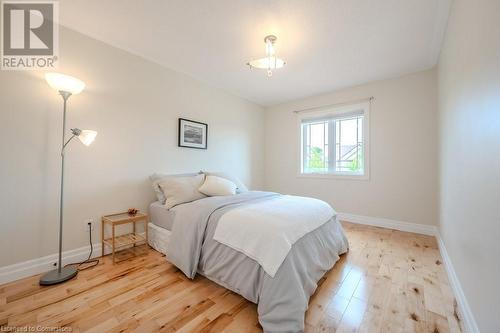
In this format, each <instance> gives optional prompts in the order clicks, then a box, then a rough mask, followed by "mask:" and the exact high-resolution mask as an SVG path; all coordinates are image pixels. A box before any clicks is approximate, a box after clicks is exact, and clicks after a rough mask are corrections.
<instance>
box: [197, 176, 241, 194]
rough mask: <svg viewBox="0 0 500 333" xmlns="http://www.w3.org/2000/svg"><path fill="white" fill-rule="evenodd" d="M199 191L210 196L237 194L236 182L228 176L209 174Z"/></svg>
mask: <svg viewBox="0 0 500 333" xmlns="http://www.w3.org/2000/svg"><path fill="white" fill-rule="evenodd" d="M198 191H200V192H201V193H203V194H205V195H208V196H210V197H214V196H218V195H235V194H236V184H235V183H233V182H232V181H230V180H228V179H226V178H222V177H217V176H207V177H206V178H205V182H204V183H203V185H201V187H200V188H199V189H198Z"/></svg>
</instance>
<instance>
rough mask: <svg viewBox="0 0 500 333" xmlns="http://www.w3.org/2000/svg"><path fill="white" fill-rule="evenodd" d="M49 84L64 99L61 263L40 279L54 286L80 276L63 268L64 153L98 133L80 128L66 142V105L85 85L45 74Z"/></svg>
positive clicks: (60, 200) (73, 270) (60, 202)
mask: <svg viewBox="0 0 500 333" xmlns="http://www.w3.org/2000/svg"><path fill="white" fill-rule="evenodd" d="M45 80H47V83H48V84H49V85H50V86H51V87H52V88H54V89H56V90H57V91H59V94H60V95H61V97H62V99H63V103H64V104H63V134H62V147H61V193H60V198H59V263H58V265H57V269H55V270H52V271H50V272H48V273H46V274H45V275H43V276H42V277H41V278H40V285H43V286H46V285H52V284H57V283H61V282H64V281H67V280H69V279H71V278H73V277H75V276H76V274H78V270H77V269H76V268H75V267H71V266H69V267H62V234H63V217H64V215H63V199H64V152H65V149H66V146H67V145H68V143H70V141H71V140H73V139H74V138H75V137H77V138H78V139H80V141H81V142H82V143H83V144H84V145H86V146H88V145H90V144H91V143H92V142H93V141H94V139H95V137H96V135H97V132H96V131H90V130H80V129H78V128H73V129H71V137H70V138H69V139H68V140H66V135H65V134H66V103H67V101H68V98H69V97H70V96H71V95H75V94H79V93H80V92H82V90H83V88H85V83H83V82H82V81H80V80H78V79H76V78H74V77H71V76H69V75H64V74H59V73H47V74H45Z"/></svg>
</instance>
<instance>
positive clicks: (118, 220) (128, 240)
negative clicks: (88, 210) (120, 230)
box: [101, 209, 148, 263]
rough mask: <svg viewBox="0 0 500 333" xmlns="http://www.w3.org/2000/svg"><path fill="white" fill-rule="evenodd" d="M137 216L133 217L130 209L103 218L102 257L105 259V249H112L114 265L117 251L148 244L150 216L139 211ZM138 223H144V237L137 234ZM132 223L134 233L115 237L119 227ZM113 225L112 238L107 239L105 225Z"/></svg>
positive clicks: (136, 213) (136, 212)
mask: <svg viewBox="0 0 500 333" xmlns="http://www.w3.org/2000/svg"><path fill="white" fill-rule="evenodd" d="M134 210H135V214H134V215H131V214H130V213H129V212H130V209H129V211H127V212H124V213H118V214H112V215H106V216H103V217H102V224H101V242H102V256H103V257H104V247H105V246H106V245H107V246H109V247H110V248H111V251H112V254H113V263H114V262H115V252H116V250H117V249H120V248H123V247H126V246H127V247H129V246H130V245H133V246H136V244H137V243H141V242H144V243H145V244H148V215H147V214H144V213H141V212H139V211H138V210H137V209H134ZM136 222H143V223H144V235H143V234H139V233H137V232H136V228H135V224H136ZM126 223H132V228H133V229H132V232H131V233H128V234H125V235H119V236H118V235H115V227H116V226H117V225H121V224H126ZM105 224H109V225H111V237H109V238H105V235H104V225H105Z"/></svg>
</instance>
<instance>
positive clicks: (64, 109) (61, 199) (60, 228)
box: [57, 91, 71, 273]
mask: <svg viewBox="0 0 500 333" xmlns="http://www.w3.org/2000/svg"><path fill="white" fill-rule="evenodd" d="M59 94H60V95H61V97H62V98H63V101H64V102H63V103H64V105H63V132H62V144H61V192H60V198H59V264H58V265H57V270H58V272H59V273H61V269H62V234H63V203H64V202H63V201H64V147H65V139H66V102H67V101H68V98H69V96H71V93H69V92H67V91H59Z"/></svg>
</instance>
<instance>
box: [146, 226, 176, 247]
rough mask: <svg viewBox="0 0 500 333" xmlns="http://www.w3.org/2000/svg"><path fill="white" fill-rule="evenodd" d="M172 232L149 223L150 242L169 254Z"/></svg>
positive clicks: (150, 244)
mask: <svg viewBox="0 0 500 333" xmlns="http://www.w3.org/2000/svg"><path fill="white" fill-rule="evenodd" d="M171 234H172V233H171V232H170V231H169V230H167V229H164V228H161V227H159V226H157V225H154V224H153V223H148V244H149V246H151V247H152V248H153V249H155V250H156V251H158V252H160V253H163V254H167V247H168V244H169V243H170V235H171Z"/></svg>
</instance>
